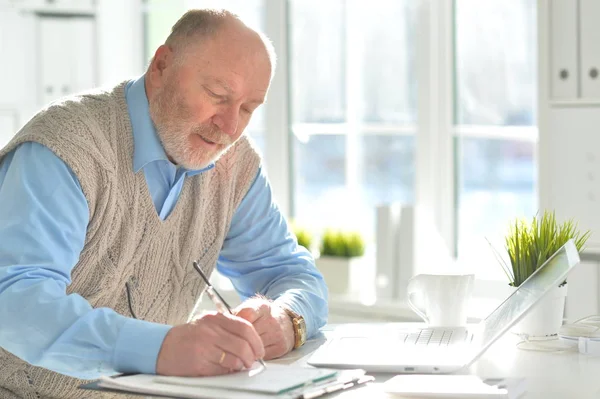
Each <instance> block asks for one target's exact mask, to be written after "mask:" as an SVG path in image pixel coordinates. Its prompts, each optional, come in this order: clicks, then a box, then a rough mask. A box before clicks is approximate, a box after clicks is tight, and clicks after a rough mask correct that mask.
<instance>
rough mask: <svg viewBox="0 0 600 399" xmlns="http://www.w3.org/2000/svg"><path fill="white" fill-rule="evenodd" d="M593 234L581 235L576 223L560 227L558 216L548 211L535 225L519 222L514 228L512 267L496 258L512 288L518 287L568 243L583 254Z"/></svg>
mask: <svg viewBox="0 0 600 399" xmlns="http://www.w3.org/2000/svg"><path fill="white" fill-rule="evenodd" d="M590 234H591V233H590V231H586V232H585V233H581V232H580V231H579V229H578V227H577V223H575V222H574V221H573V220H572V219H571V220H568V221H565V222H563V223H559V222H558V221H557V220H556V215H555V213H554V212H550V211H544V213H543V214H542V216H541V217H540V216H539V215H536V216H534V217H533V220H532V221H531V222H527V221H526V220H523V219H517V220H515V221H514V222H512V223H511V224H510V226H509V232H508V234H507V236H506V237H505V246H506V251H507V253H508V257H509V259H510V266H508V265H507V264H506V262H504V261H503V260H502V259H501V258H500V257H499V256H498V254H497V253H496V255H497V257H498V259H499V261H500V264H501V265H502V268H503V269H504V273H505V274H506V276H507V277H508V279H509V281H510V285H512V286H514V287H518V286H519V285H521V284H522V283H523V281H525V280H526V279H527V278H528V277H529V276H531V275H532V274H533V273H534V272H535V271H536V270H537V269H538V268H539V267H540V266H541V265H542V264H543V263H544V262H545V261H546V260H547V259H548V258H549V257H550V256H552V254H554V253H555V252H556V251H558V249H560V247H562V246H563V245H564V244H565V243H566V242H567V241H568V240H570V239H573V241H574V243H575V246H576V248H577V250H578V251H582V249H583V248H584V245H585V242H586V241H587V240H588V238H589V237H590Z"/></svg>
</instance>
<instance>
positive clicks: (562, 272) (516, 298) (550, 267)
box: [476, 240, 579, 353]
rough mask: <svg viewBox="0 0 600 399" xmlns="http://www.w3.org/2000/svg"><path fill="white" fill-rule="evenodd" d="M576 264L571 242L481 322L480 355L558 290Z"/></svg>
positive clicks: (478, 338) (575, 252)
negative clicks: (555, 289)
mask: <svg viewBox="0 0 600 399" xmlns="http://www.w3.org/2000/svg"><path fill="white" fill-rule="evenodd" d="M578 263H579V253H578V251H577V248H576V247H575V243H574V242H573V240H569V241H567V243H566V244H565V245H563V246H562V247H561V248H560V249H559V250H558V251H556V253H555V254H554V255H552V257H550V259H548V260H547V261H546V262H545V263H544V264H543V265H542V266H540V267H539V268H538V269H537V270H536V271H535V272H534V273H533V274H532V275H531V276H529V278H528V279H527V280H525V281H524V282H523V283H522V284H521V285H520V286H519V287H518V288H517V289H516V290H515V291H514V292H513V294H512V295H510V296H509V297H508V298H507V299H506V300H505V301H504V302H502V303H501V304H500V306H498V307H497V308H496V310H494V311H493V312H492V313H491V314H490V315H489V316H488V317H486V318H485V319H484V320H482V321H481V323H480V325H479V326H478V327H479V328H478V331H477V335H476V339H477V341H479V342H478V344H479V345H477V347H478V349H479V350H480V351H481V352H480V353H483V352H484V350H485V349H487V348H488V347H489V346H490V345H491V344H492V343H493V342H494V341H496V339H498V338H499V337H500V336H501V335H502V334H504V333H505V332H506V331H508V330H509V329H510V328H511V327H512V326H513V325H515V324H516V323H517V322H518V321H519V320H520V319H521V318H522V317H523V316H524V315H525V313H526V312H527V311H528V310H529V309H530V308H531V307H533V305H535V304H536V303H537V301H538V300H539V299H540V298H542V297H543V296H544V295H545V294H547V293H548V292H549V291H550V290H551V289H552V288H553V287H557V286H559V285H560V284H561V283H562V282H563V281H564V279H565V277H566V276H567V274H568V273H569V272H570V271H571V270H572V269H573V267H574V266H575V265H577V264H578Z"/></svg>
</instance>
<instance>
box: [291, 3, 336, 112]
mask: <svg viewBox="0 0 600 399" xmlns="http://www.w3.org/2000/svg"><path fill="white" fill-rule="evenodd" d="M344 10H345V8H344V6H343V1H342V0H328V1H322V0H292V1H291V2H290V62H291V64H290V68H291V80H292V88H291V94H292V98H291V100H292V118H293V121H294V122H301V123H329V122H342V121H344V119H345V116H346V113H345V96H346V94H345V79H346V78H345V65H344V57H345V51H344V47H345V45H346V44H345V40H344V29H345V24H344Z"/></svg>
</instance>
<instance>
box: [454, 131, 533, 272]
mask: <svg viewBox="0 0 600 399" xmlns="http://www.w3.org/2000/svg"><path fill="white" fill-rule="evenodd" d="M456 140H457V147H458V148H457V149H458V155H459V159H460V170H459V173H460V178H459V180H460V187H459V194H458V195H459V208H458V226H459V231H458V236H459V241H458V252H459V256H460V257H461V258H462V259H463V260H465V261H467V263H470V262H468V259H472V260H474V261H475V262H480V263H482V262H484V260H485V259H487V261H488V262H492V263H495V262H496V261H495V260H494V259H493V256H492V252H491V250H490V248H489V245H488V244H487V242H486V240H485V238H487V239H488V240H489V241H490V242H491V243H492V244H493V246H494V248H496V249H497V250H499V251H503V249H504V236H505V235H506V233H507V229H508V225H509V223H510V222H511V221H513V220H514V219H515V218H517V217H525V218H527V219H529V218H531V217H533V215H534V214H535V213H536V212H537V200H536V198H537V196H536V195H535V189H534V187H535V182H536V176H537V169H536V168H537V166H536V163H535V157H534V152H535V145H534V144H533V143H530V142H522V141H512V140H500V139H498V140H496V139H476V138H468V139H456ZM482 269H483V268H482ZM486 273H487V272H485V273H484V274H486ZM489 273H491V274H493V275H496V276H499V277H501V276H502V273H501V269H500V268H499V267H498V269H497V270H496V269H493V270H489Z"/></svg>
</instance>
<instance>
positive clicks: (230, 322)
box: [214, 315, 265, 367]
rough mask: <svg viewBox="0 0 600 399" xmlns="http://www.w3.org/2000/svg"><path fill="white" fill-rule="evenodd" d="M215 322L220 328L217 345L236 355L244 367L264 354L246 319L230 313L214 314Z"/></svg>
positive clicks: (262, 347)
mask: <svg viewBox="0 0 600 399" xmlns="http://www.w3.org/2000/svg"><path fill="white" fill-rule="evenodd" d="M219 316H220V317H219ZM214 318H215V324H216V325H217V326H218V327H220V328H221V331H220V333H219V336H218V342H217V345H218V346H219V347H220V348H221V349H223V350H225V351H227V352H230V353H232V354H233V355H235V356H237V357H238V358H240V359H241V360H242V362H243V363H244V365H245V366H246V367H251V366H252V364H253V363H254V361H255V360H256V359H261V358H262V357H263V356H264V355H265V349H264V346H263V343H262V340H261V339H260V336H259V335H258V333H257V332H256V330H255V329H254V327H253V326H252V324H250V323H249V322H248V321H246V320H244V319H241V318H239V317H236V316H231V315H215V317H214Z"/></svg>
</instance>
